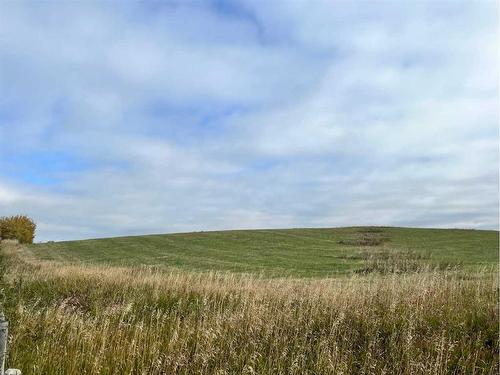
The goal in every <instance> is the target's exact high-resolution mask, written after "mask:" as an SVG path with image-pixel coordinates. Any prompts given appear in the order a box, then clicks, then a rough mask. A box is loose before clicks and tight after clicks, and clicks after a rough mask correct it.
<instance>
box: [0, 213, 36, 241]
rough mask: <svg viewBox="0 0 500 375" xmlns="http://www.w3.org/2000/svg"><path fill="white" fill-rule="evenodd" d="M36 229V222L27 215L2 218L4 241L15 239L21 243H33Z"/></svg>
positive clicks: (0, 220)
mask: <svg viewBox="0 0 500 375" xmlns="http://www.w3.org/2000/svg"><path fill="white" fill-rule="evenodd" d="M35 229H36V224H35V222H34V221H33V220H32V219H31V218H29V217H28V216H26V215H16V216H8V217H2V218H0V238H1V239H2V240H7V239H9V240H14V239H15V240H18V241H19V242H20V243H33V239H34V238H35Z"/></svg>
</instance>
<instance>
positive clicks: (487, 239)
mask: <svg viewBox="0 0 500 375" xmlns="http://www.w3.org/2000/svg"><path fill="white" fill-rule="evenodd" d="M30 250H31V251H32V252H33V254H34V255H36V257H37V258H39V259H42V260H53V261H63V262H73V263H75V264H81V263H89V264H99V265H114V266H137V265H140V264H142V265H148V266H153V265H154V266H157V267H168V268H171V267H175V268H178V269H181V270H185V271H193V270H197V271H213V270H217V271H224V272H225V271H230V272H240V273H241V272H246V273H259V274H263V275H265V276H273V277H288V276H293V277H329V276H337V275H339V274H343V275H345V274H351V273H352V272H353V271H356V270H362V269H363V268H364V267H365V263H366V260H367V259H368V258H376V259H379V258H384V257H385V258H390V257H392V258H394V259H396V258H398V257H400V254H403V256H404V257H405V258H412V259H413V260H415V261H423V263H425V264H432V265H434V266H439V267H441V268H443V267H446V266H448V265H452V266H453V267H456V266H460V267H465V268H469V269H470V268H476V269H478V268H480V267H482V266H484V265H490V264H495V263H497V262H498V232H497V231H478V230H458V229H415V228H388V227H385V228H382V227H352V228H329V229H285V230H247V231H224V232H197V233H179V234H167V235H150V236H135V237H117V238H105V239H97V240H85V241H66V242H52V243H43V244H36V245H32V246H31V247H30Z"/></svg>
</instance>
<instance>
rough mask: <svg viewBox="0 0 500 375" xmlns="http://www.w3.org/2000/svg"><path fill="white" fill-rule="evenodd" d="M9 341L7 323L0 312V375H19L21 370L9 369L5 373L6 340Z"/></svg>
mask: <svg viewBox="0 0 500 375" xmlns="http://www.w3.org/2000/svg"><path fill="white" fill-rule="evenodd" d="M8 339H9V322H8V321H7V320H5V315H4V314H3V312H1V311H0V371H1V372H0V375H21V370H18V369H13V368H10V369H8V370H7V371H5V357H6V356H7V340H8Z"/></svg>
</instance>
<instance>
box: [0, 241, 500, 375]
mask: <svg viewBox="0 0 500 375" xmlns="http://www.w3.org/2000/svg"><path fill="white" fill-rule="evenodd" d="M2 253H3V255H2V264H3V266H4V267H5V270H4V271H5V272H4V277H3V281H2V285H3V288H4V292H5V309H6V313H7V314H8V316H9V318H10V319H11V329H12V331H11V333H12V336H11V337H12V340H11V342H10V352H9V359H8V364H9V365H10V366H13V367H19V368H21V369H22V370H23V374H473V373H475V374H496V373H497V370H498V288H497V283H498V277H497V274H496V272H493V271H492V270H491V269H490V270H485V271H482V272H477V273H471V272H469V273H464V271H433V270H419V272H416V273H408V274H406V273H401V274H394V273H389V274H386V275H380V274H378V275H374V274H372V275H368V276H362V275H353V276H352V277H347V278H339V279H319V280H303V279H266V278H263V277H257V276H252V275H236V274H230V273H210V272H208V273H181V272H165V271H161V270H157V269H151V268H144V267H143V268H137V267H136V268H118V267H101V266H83V265H65V264H61V263H56V262H45V261H38V260H36V259H35V258H33V257H30V256H29V253H26V252H25V250H23V248H21V247H15V246H12V245H11V246H8V248H6V247H5V246H4V248H3V251H2Z"/></svg>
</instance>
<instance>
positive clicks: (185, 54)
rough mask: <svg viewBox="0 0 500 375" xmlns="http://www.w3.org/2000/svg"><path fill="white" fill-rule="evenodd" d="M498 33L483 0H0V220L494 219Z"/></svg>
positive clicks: (280, 224) (58, 223)
mask: <svg viewBox="0 0 500 375" xmlns="http://www.w3.org/2000/svg"><path fill="white" fill-rule="evenodd" d="M498 30H499V29H498V4H497V2H496V1H463V2H461V1H416V0H415V1H404V2H401V1H354V2H347V1H346V2H343V1H333V0H328V1H320V0H312V1H298V0H290V1H279V0H277V1H246V0H244V1H236V0H234V1H193V2H189V1H143V2H66V3H65V2H56V1H54V2H49V1H48V2H22V1H15V2H9V1H2V2H0V216H3V215H11V214H18V213H23V214H27V215H29V216H31V217H32V218H33V219H34V220H35V221H36V222H37V224H38V228H37V237H36V240H37V241H47V240H69V239H82V238H95V237H108V236H120V235H135V234H146V233H170V232H186V231H202V230H221V229H250V228H290V227H335V226H350V225H395V226H412V227H438V228H477V229H498V225H499V219H498V215H499V201H498V189H499V171H498V168H499V143H498V139H499V117H498V111H499V87H498V74H499V72H498V66H499V51H498V45H499V35H498Z"/></svg>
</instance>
